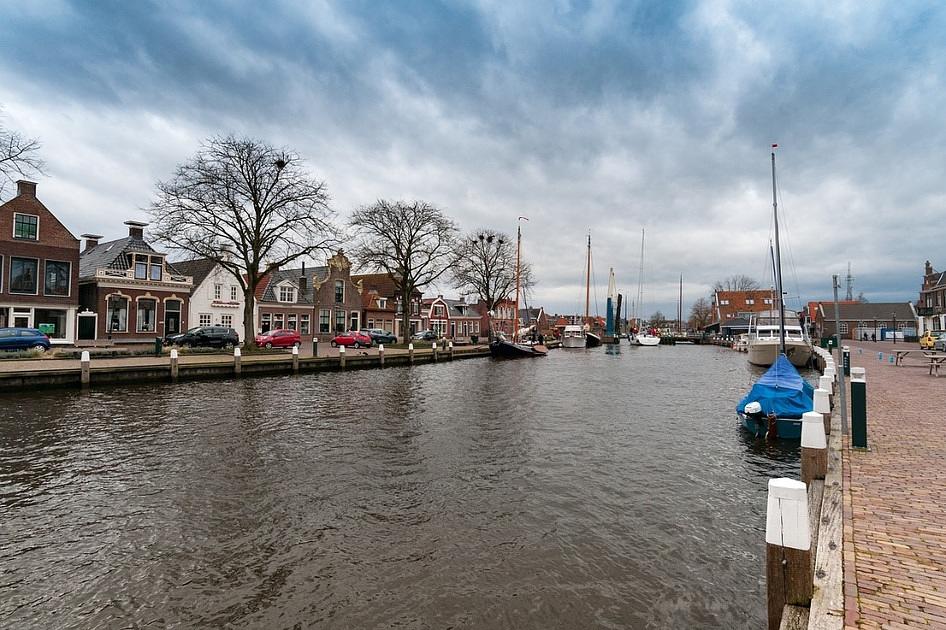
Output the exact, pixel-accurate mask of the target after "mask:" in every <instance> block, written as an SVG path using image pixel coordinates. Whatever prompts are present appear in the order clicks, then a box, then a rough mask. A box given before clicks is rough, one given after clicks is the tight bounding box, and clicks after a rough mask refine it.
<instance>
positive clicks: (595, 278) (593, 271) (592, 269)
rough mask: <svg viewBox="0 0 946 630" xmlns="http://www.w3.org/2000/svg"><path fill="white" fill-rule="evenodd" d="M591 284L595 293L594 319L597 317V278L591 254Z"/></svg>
mask: <svg viewBox="0 0 946 630" xmlns="http://www.w3.org/2000/svg"><path fill="white" fill-rule="evenodd" d="M591 280H592V281H591V286H592V287H594V294H595V321H597V319H598V278H597V276H595V255H594V254H591Z"/></svg>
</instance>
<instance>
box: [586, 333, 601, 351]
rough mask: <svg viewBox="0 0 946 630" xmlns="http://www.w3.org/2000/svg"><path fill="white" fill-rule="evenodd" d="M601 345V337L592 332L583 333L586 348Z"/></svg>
mask: <svg viewBox="0 0 946 630" xmlns="http://www.w3.org/2000/svg"><path fill="white" fill-rule="evenodd" d="M600 345H601V337H599V336H598V335H596V334H594V333H593V332H590V331H589V332H586V333H585V347H586V348H597V347H598V346H600Z"/></svg>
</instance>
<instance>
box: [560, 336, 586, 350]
mask: <svg viewBox="0 0 946 630" xmlns="http://www.w3.org/2000/svg"><path fill="white" fill-rule="evenodd" d="M586 343H587V342H586V341H585V338H584V337H562V347H563V348H584V347H585V344H586Z"/></svg>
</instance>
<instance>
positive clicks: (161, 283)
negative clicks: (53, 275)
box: [77, 221, 193, 343]
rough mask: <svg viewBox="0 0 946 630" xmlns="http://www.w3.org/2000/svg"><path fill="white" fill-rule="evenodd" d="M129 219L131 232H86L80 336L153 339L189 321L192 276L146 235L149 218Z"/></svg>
mask: <svg viewBox="0 0 946 630" xmlns="http://www.w3.org/2000/svg"><path fill="white" fill-rule="evenodd" d="M125 225H127V226H128V236H126V237H124V238H120V239H117V240H114V241H108V242H105V243H100V242H99V239H100V238H101V237H100V236H97V235H95V234H83V235H82V236H83V237H84V238H85V239H86V245H85V248H84V249H83V250H82V253H81V255H80V257H79V307H80V312H79V315H78V319H79V324H78V335H77V340H78V341H86V342H106V343H152V342H154V339H155V337H161V338H164V337H166V336H168V335H174V334H177V333H179V332H181V331H182V330H184V329H185V327H186V325H187V321H188V320H187V317H188V307H189V300H190V292H191V288H192V286H193V281H192V278H191V277H190V276H188V275H185V274H183V273H181V272H180V271H178V269H176V268H175V267H174V265H172V264H171V263H169V262H168V260H167V254H164V253H161V252H159V251H157V250H155V249H154V248H153V247H151V245H149V244H148V243H147V242H146V241H145V240H144V228H145V227H146V226H147V225H148V224H147V223H141V222H139V221H125Z"/></svg>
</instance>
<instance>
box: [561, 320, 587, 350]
mask: <svg viewBox="0 0 946 630" xmlns="http://www.w3.org/2000/svg"><path fill="white" fill-rule="evenodd" d="M586 343H587V341H586V340H585V329H584V328H582V327H581V326H577V325H572V324H570V325H568V326H565V330H563V331H562V347H563V348H584V347H585V344H586Z"/></svg>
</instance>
